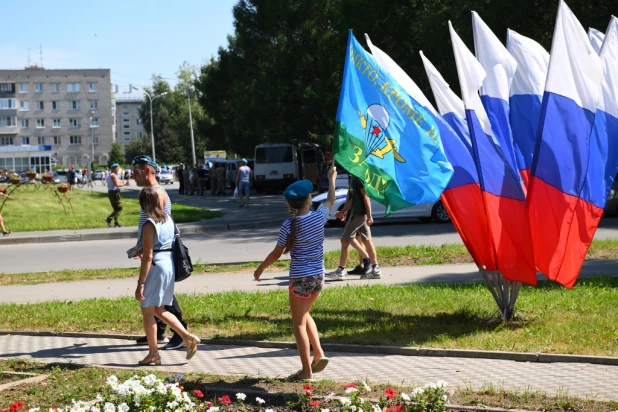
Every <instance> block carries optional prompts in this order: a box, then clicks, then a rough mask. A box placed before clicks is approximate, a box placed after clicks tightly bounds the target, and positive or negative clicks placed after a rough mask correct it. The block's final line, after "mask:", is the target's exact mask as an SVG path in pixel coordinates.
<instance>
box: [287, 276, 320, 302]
mask: <svg viewBox="0 0 618 412" xmlns="http://www.w3.org/2000/svg"><path fill="white" fill-rule="evenodd" d="M323 288H324V274H321V275H315V276H305V277H302V278H290V287H289V290H290V292H292V293H293V294H294V296H296V297H298V298H302V299H307V298H309V297H310V296H320V292H322V289H323Z"/></svg>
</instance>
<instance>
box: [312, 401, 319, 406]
mask: <svg viewBox="0 0 618 412" xmlns="http://www.w3.org/2000/svg"><path fill="white" fill-rule="evenodd" d="M309 405H311V406H320V402H318V401H311V402H309Z"/></svg>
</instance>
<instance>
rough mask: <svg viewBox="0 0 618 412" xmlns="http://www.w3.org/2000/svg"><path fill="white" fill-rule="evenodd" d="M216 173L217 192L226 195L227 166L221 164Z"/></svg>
mask: <svg viewBox="0 0 618 412" xmlns="http://www.w3.org/2000/svg"><path fill="white" fill-rule="evenodd" d="M215 173H216V175H217V193H219V194H222V195H225V166H224V165H222V164H220V165H219V166H218V167H217V169H216V170H215Z"/></svg>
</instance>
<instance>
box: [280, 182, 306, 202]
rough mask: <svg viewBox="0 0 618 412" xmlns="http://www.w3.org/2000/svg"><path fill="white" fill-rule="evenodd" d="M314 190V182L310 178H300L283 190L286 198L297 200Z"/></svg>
mask: <svg viewBox="0 0 618 412" xmlns="http://www.w3.org/2000/svg"><path fill="white" fill-rule="evenodd" d="M311 192H313V183H311V182H310V181H308V180H306V179H305V180H299V181H297V182H294V183H292V184H291V185H289V186H288V188H287V189H285V191H284V192H283V197H285V199H286V200H297V199H302V198H305V197H307V196H309V195H310V194H311Z"/></svg>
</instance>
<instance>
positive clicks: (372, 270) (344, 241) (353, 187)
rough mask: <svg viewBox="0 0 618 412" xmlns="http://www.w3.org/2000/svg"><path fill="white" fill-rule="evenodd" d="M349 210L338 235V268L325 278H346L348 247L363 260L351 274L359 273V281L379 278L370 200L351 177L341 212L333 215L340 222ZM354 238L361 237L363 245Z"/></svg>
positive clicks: (357, 181)
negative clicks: (348, 214)
mask: <svg viewBox="0 0 618 412" xmlns="http://www.w3.org/2000/svg"><path fill="white" fill-rule="evenodd" d="M348 211H349V212H350V218H349V219H348V222H347V223H346V225H345V227H344V229H343V235H342V236H341V256H340V258H339V267H338V268H337V269H336V270H334V271H332V272H329V273H327V274H326V279H329V280H344V279H345V276H346V270H345V265H346V264H347V263H348V257H349V255H350V245H352V246H353V247H354V249H356V251H357V252H358V254H359V255H360V257H361V259H362V261H363V265H362V268H361V267H360V265H359V266H357V267H356V268H355V269H354V270H353V271H351V272H350V273H359V272H361V279H380V278H381V277H382V274H381V273H380V267H379V266H378V257H377V254H376V248H375V246H374V245H373V241H372V240H371V229H370V228H369V226H371V225H372V224H373V218H372V217H371V200H370V199H369V196H367V192H365V187H364V185H363V182H362V181H361V180H360V179H359V178H358V177H356V176H352V178H351V179H350V187H349V188H348V194H347V197H346V201H345V204H344V205H343V209H341V211H338V212H337V213H335V216H336V217H337V218H339V219H341V220H345V218H346V215H347V213H348ZM357 235H360V236H361V238H362V244H361V243H359V242H358V240H357V238H356V236H357Z"/></svg>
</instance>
